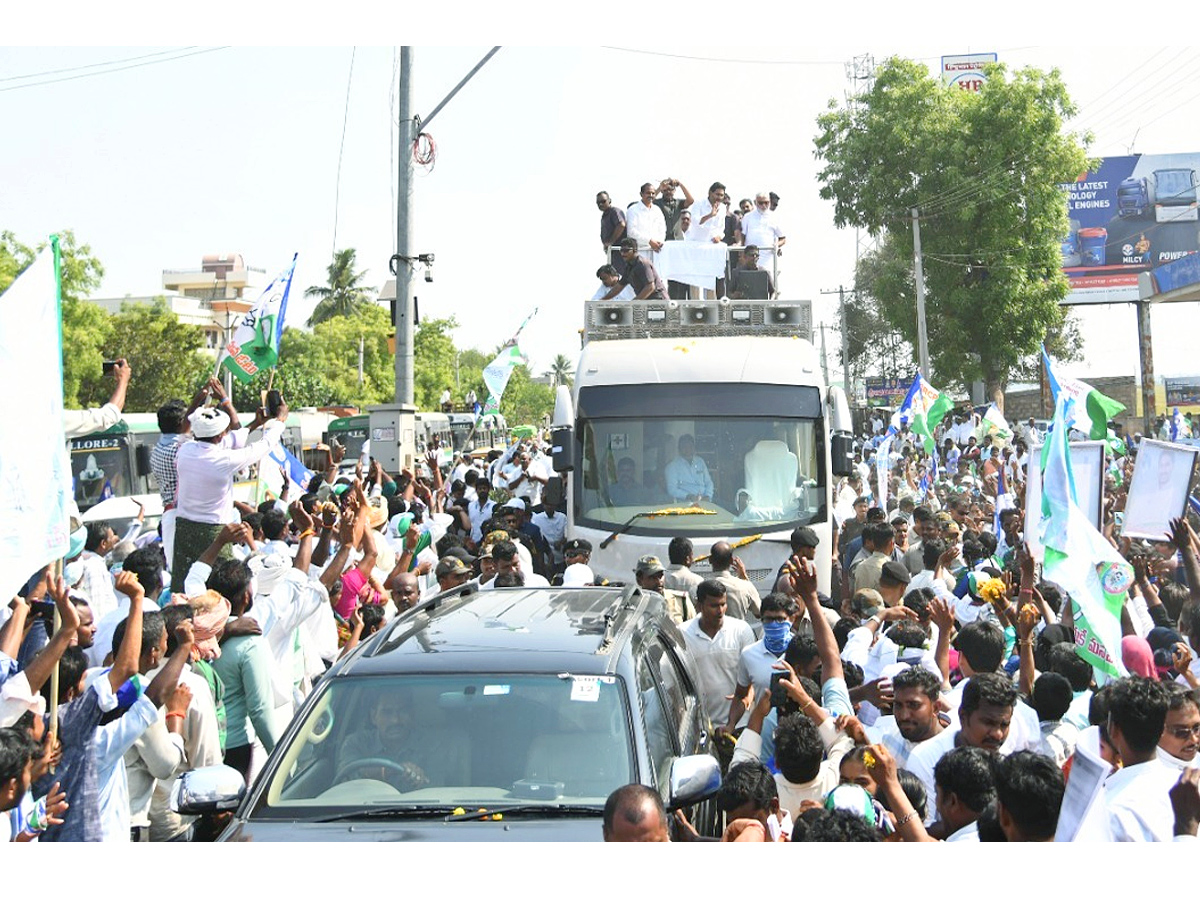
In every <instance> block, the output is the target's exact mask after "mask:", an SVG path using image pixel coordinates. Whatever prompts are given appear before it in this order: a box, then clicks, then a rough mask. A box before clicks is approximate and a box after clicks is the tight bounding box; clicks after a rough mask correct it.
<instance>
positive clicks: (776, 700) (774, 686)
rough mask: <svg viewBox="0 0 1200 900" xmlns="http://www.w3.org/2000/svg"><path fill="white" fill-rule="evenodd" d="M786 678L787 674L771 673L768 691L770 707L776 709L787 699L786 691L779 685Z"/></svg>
mask: <svg viewBox="0 0 1200 900" xmlns="http://www.w3.org/2000/svg"><path fill="white" fill-rule="evenodd" d="M786 677H787V672H773V673H771V684H770V686H769V688H768V690H770V692H771V705H772V706H773V707H775V708H776V709H779V708H780V707H782V706H783V705H784V704H785V703H787V701H788V699H789V698H788V693H787V691H786V690H785V689H784V687H783V685H781V684H780V683H779V682H781V681H783V679H785V678H786Z"/></svg>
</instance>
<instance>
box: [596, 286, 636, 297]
mask: <svg viewBox="0 0 1200 900" xmlns="http://www.w3.org/2000/svg"><path fill="white" fill-rule="evenodd" d="M610 290H611V288H607V287H605V286H604V284H603V282H601V284H600V287H598V288H597V289H596V293H594V294H592V299H593V300H605V299H608V300H632V299H633V298H634V297H636V296H637V294H636V293H635V292H634V290H633V285H632V284H627V285H625V287H623V288H621V293H619V294H617V296H615V297H609V296H608V292H609V291H610Z"/></svg>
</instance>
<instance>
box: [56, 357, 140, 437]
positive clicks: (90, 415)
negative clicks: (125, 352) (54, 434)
mask: <svg viewBox="0 0 1200 900" xmlns="http://www.w3.org/2000/svg"><path fill="white" fill-rule="evenodd" d="M112 373H113V378H115V379H116V381H117V386H116V387H115V388H113V392H112V396H111V397H109V398H108V402H107V403H105V404H104V405H103V406H100V407H94V408H92V409H64V410H63V431H64V433H65V435H66V437H67V439H68V440H70V439H71V438H77V437H83V436H84V435H85V434H95V433H96V432H97V431H107V430H108V429H109V428H112V427H113V426H114V425H116V424H117V422H119V421H120V419H121V410H123V409H124V408H125V390H126V388H128V387H129V379H130V377H132V375H133V370H132V369H131V368H129V363H128V362H126V361H125V360H124V359H118V360H117V361H116V362H115V363H114V364H113V370H112Z"/></svg>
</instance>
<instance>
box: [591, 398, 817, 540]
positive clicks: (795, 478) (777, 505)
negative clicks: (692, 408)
mask: <svg viewBox="0 0 1200 900" xmlns="http://www.w3.org/2000/svg"><path fill="white" fill-rule="evenodd" d="M819 424H820V423H819V421H817V420H813V419H797V418H783V417H765V416H754V417H749V416H746V417H732V416H731V417H722V418H703V417H699V416H697V417H679V418H666V417H664V418H612V419H608V418H603V419H601V418H596V419H591V420H589V421H588V422H587V423H586V425H585V428H584V432H583V467H582V469H583V470H582V473H581V475H582V477H580V478H576V479H575V486H576V487H575V501H576V521H578V522H579V523H580V524H581V525H591V526H592V527H599V528H606V527H612V526H615V525H618V524H621V523H623V522H626V521H627V520H629V519H630V518H632V517H633V516H634V515H636V514H638V513H651V512H654V511H656V510H660V509H664V508H667V509H670V508H679V507H691V506H694V505H696V503H695V500H696V497H697V496H698V495H701V494H702V495H703V496H704V499H703V500H702V501H700V503H699V505H700V506H701V507H703V508H704V509H706V510H709V513H710V514H707V515H700V514H695V515H688V516H685V517H679V518H676V517H669V518H641V519H639V520H638V522H637V524H636V526H635V527H634V528H633V530H634V531H637V532H653V531H655V530H656V529H658V530H665V532H669V533H671V534H677V533H681V532H687V533H693V532H706V531H707V532H712V533H721V534H737V533H739V532H745V533H747V534H749V533H750V532H753V531H763V530H764V529H766V528H772V529H781V528H784V527H789V526H791V525H794V524H796V523H804V522H811V521H814V520H820V519H822V518H823V517H824V514H825V513H824V509H823V500H822V498H823V497H824V491H823V482H824V477H823V474H822V457H821V450H820V448H819V447H818V438H817V434H818V429H817V426H818V425H819Z"/></svg>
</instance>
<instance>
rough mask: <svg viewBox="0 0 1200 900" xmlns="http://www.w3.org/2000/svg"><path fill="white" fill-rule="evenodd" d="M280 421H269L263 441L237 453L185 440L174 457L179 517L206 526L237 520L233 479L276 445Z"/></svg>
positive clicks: (176, 504) (213, 445) (281, 424)
mask: <svg viewBox="0 0 1200 900" xmlns="http://www.w3.org/2000/svg"><path fill="white" fill-rule="evenodd" d="M282 434H283V422H280V421H279V420H278V419H272V420H271V421H270V422H268V423H267V424H266V425H265V426H263V436H262V440H259V441H255V442H254V443H253V444H250V445H249V446H246V447H243V448H241V449H237V450H227V449H225V448H223V447H221V446H219V445H217V444H209V443H207V442H205V441H188V442H186V443H184V444H183V445H181V446H180V448H179V453H178V454H177V455H176V457H175V468H176V471H178V473H179V487H178V488H177V489H176V491H175V507H176V509H177V510H178V515H179V518H181V519H187V520H188V521H190V522H203V523H206V524H208V525H226V524H228V523H230V522H236V521H237V514H236V513H235V512H234V509H233V476H234V475H235V474H236V473H237V471H238V470H239V469H242V468H244V467H246V466H248V465H251V464H252V463H256V462H258V461H259V460H261V459H262V458H263V457H264V456H266V455H267V454H268V453H270V452H271V451H272V450H273V449H275V447H277V446H278V445H279V439H280V437H281V436H282Z"/></svg>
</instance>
